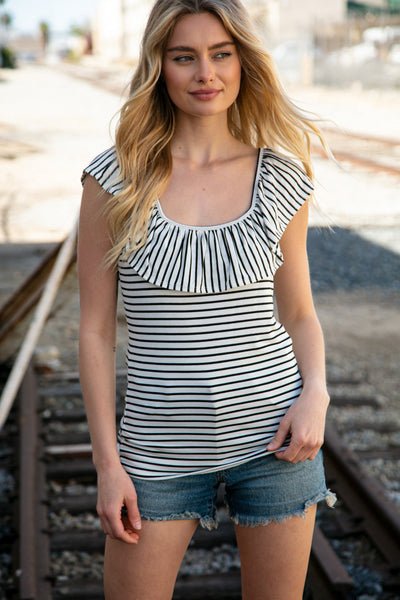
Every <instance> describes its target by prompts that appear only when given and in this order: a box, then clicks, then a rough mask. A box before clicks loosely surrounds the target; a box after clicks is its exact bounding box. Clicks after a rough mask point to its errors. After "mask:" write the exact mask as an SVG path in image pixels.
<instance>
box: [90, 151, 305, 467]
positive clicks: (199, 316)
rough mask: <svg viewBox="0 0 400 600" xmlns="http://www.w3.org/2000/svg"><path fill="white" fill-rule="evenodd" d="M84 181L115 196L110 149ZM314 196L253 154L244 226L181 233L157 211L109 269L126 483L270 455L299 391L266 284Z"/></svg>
mask: <svg viewBox="0 0 400 600" xmlns="http://www.w3.org/2000/svg"><path fill="white" fill-rule="evenodd" d="M86 174H90V175H93V176H94V177H95V178H96V179H97V181H98V182H99V183H100V185H101V186H102V187H103V188H104V189H105V190H106V191H107V192H109V193H111V194H116V193H118V192H119V191H120V190H121V189H122V185H123V184H122V181H121V179H120V175H119V170H118V163H117V159H116V153H115V148H110V149H109V150H107V151H106V152H103V153H102V154H100V155H99V156H98V157H96V158H95V159H94V161H92V163H91V164H90V165H89V166H88V167H87V168H86V169H85V171H84V174H83V176H82V181H84V179H85V176H86ZM311 192H312V183H311V181H310V179H309V178H308V177H307V175H306V174H305V173H304V172H303V171H302V169H301V168H300V167H299V166H298V165H297V164H296V163H295V162H294V161H293V160H291V159H289V158H287V157H284V156H282V155H280V154H278V153H277V152H275V151H272V150H269V149H261V150H260V151H259V158H258V166H257V172H256V177H255V182H254V190H253V198H252V203H251V207H250V209H249V210H248V211H247V212H246V213H245V214H244V215H243V216H242V217H241V218H239V219H237V220H235V221H232V222H230V223H226V224H221V225H216V226H213V227H190V226H185V225H181V224H179V223H175V222H173V221H171V220H169V219H167V218H166V217H165V215H164V214H163V212H162V209H161V206H160V203H159V202H156V204H155V206H154V209H153V211H152V213H151V215H150V219H149V225H148V236H147V241H146V243H145V244H144V246H142V247H141V248H139V249H138V250H136V251H133V252H132V253H130V254H128V255H127V256H126V257H122V256H121V258H120V260H119V265H118V269H119V277H120V284H121V290H122V294H123V300H124V306H125V313H126V319H127V325H128V332H129V346H128V349H127V365H128V385H127V391H126V398H125V400H126V402H125V410H124V415H123V418H122V420H121V425H120V430H119V434H118V441H119V451H120V457H121V462H122V464H123V465H124V466H125V468H126V470H127V472H128V473H130V474H132V475H134V476H135V477H140V478H153V479H165V478H171V477H178V476H180V475H188V474H191V473H204V472H210V471H215V470H218V469H222V468H226V467H228V466H232V465H237V464H240V463H243V462H245V461H247V460H250V459H252V458H254V457H258V456H262V455H263V454H267V451H266V446H267V444H268V442H269V441H270V440H271V439H272V438H273V436H274V435H275V433H276V431H277V429H278V426H279V422H280V420H281V419H282V416H283V415H284V414H285V413H286V411H287V409H288V407H289V406H290V405H291V404H292V403H293V402H294V401H295V400H296V398H297V397H298V396H299V394H300V392H301V389H302V381H301V376H300V373H299V370H298V366H297V363H296V359H295V356H294V354H293V349H292V342H291V339H290V337H289V336H288V334H287V332H286V331H285V329H284V327H283V326H282V325H281V324H280V323H279V322H277V321H276V319H275V316H274V307H273V277H274V274H275V272H276V270H277V268H278V267H279V266H280V265H281V264H282V262H283V256H282V253H281V250H280V247H279V241H280V238H281V236H282V235H283V233H284V231H285V228H286V227H287V224H288V223H289V221H290V220H291V218H292V217H293V215H294V214H295V213H296V212H297V211H298V209H299V208H300V206H301V205H302V204H303V203H304V201H305V200H306V199H307V198H308V196H309V195H310V194H311Z"/></svg>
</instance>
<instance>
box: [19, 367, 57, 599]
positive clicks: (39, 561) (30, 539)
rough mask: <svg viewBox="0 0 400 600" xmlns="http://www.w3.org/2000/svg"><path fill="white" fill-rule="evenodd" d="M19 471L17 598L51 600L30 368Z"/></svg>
mask: <svg viewBox="0 0 400 600" xmlns="http://www.w3.org/2000/svg"><path fill="white" fill-rule="evenodd" d="M19 398H20V414H19V426H20V435H21V437H20V471H19V519H20V520H19V540H18V550H19V570H20V577H19V598H20V600H32V599H35V600H39V599H40V600H51V586H50V583H49V581H48V580H47V579H46V578H47V576H48V574H49V569H50V554H49V540H48V535H47V534H46V533H45V530H46V529H47V508H46V506H45V505H44V500H45V489H46V488H45V486H46V480H45V473H44V467H43V465H42V464H41V463H40V460H39V458H40V453H41V439H40V436H39V433H40V427H39V419H38V413H37V410H38V397H37V388H36V379H35V375H34V372H33V367H32V365H30V366H29V367H28V370H27V372H26V374H25V377H24V379H23V383H22V386H21V390H20V395H19Z"/></svg>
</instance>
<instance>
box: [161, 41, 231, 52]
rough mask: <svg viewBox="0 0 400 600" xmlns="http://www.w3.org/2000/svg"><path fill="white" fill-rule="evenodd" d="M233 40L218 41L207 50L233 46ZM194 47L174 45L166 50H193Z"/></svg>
mask: <svg viewBox="0 0 400 600" xmlns="http://www.w3.org/2000/svg"><path fill="white" fill-rule="evenodd" d="M234 45H235V43H234V42H219V43H218V44H213V45H212V46H210V47H209V48H208V49H209V50H217V49H218V48H223V47H224V46H234ZM195 51H196V49H195V48H192V47H190V46H174V47H173V48H167V52H195Z"/></svg>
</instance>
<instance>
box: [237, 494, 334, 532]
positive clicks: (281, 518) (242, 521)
mask: <svg viewBox="0 0 400 600" xmlns="http://www.w3.org/2000/svg"><path fill="white" fill-rule="evenodd" d="M322 500H325V502H326V504H327V505H328V506H329V507H330V508H332V507H333V506H334V505H335V503H336V500H337V498H336V495H335V494H334V493H333V492H331V491H330V490H326V491H325V492H321V493H319V494H317V496H315V497H314V498H311V500H307V502H305V503H304V507H303V508H302V509H300V510H295V511H293V512H291V513H286V514H281V515H276V516H274V517H271V518H264V517H250V516H244V517H243V516H241V515H238V514H235V515H233V514H231V513H230V515H229V516H230V518H231V519H232V521H233V522H234V523H235V525H239V526H240V527H259V526H260V525H269V524H270V523H285V522H286V521H288V520H289V519H291V518H292V517H300V518H301V519H305V517H306V513H307V509H308V508H310V507H311V506H313V505H314V504H317V503H318V502H321V501H322Z"/></svg>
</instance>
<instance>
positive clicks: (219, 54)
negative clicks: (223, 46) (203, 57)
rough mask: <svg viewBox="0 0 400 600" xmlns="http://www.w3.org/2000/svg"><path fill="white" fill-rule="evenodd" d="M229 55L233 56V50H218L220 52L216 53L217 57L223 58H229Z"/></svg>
mask: <svg viewBox="0 0 400 600" xmlns="http://www.w3.org/2000/svg"><path fill="white" fill-rule="evenodd" d="M228 56H231V52H218V54H216V55H215V58H217V59H218V60H223V59H224V58H228Z"/></svg>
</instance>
